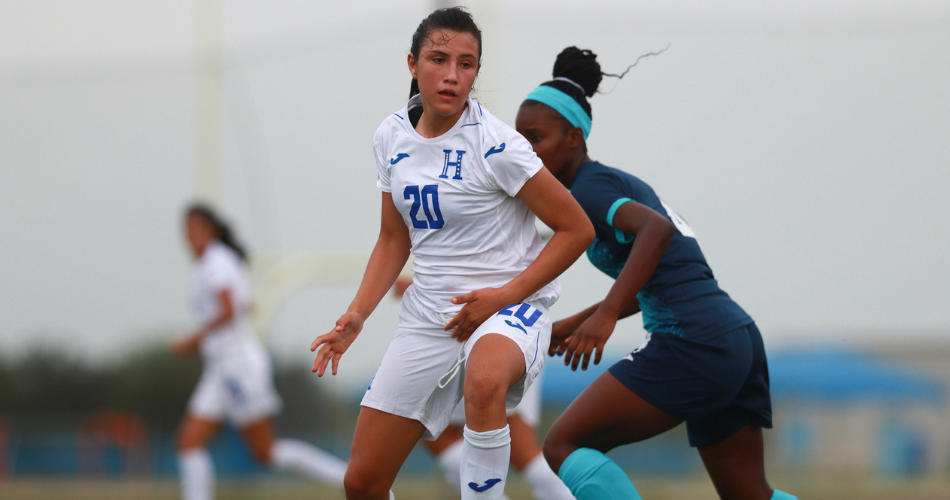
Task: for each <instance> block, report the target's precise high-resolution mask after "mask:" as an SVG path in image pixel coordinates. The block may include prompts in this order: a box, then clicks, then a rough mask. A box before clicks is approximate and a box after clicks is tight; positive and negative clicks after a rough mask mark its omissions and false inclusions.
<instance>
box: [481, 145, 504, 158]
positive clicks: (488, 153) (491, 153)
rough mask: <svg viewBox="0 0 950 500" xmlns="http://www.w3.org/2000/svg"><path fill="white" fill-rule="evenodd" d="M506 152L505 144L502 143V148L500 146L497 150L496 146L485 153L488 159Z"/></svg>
mask: <svg viewBox="0 0 950 500" xmlns="http://www.w3.org/2000/svg"><path fill="white" fill-rule="evenodd" d="M504 150H505V143H501V146H498V147H497V148H496V147H495V146H492V147H491V148H490V149H489V150H488V152H487V153H485V158H488V157H489V156H491V155H493V154H495V153H501V152H502V151H504Z"/></svg>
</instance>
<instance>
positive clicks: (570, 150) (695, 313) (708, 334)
mask: <svg viewBox="0 0 950 500" xmlns="http://www.w3.org/2000/svg"><path fill="white" fill-rule="evenodd" d="M602 76H603V73H601V70H600V65H599V64H598V63H597V61H596V55H594V54H593V53H592V52H590V51H588V50H580V49H577V48H576V47H568V48H567V49H565V50H564V51H563V52H561V54H560V55H559V56H558V58H557V61H556V62H555V64H554V79H553V80H551V81H549V82H546V83H544V84H542V85H541V86H539V87H537V88H536V89H535V90H533V91H532V92H531V93H530V94H529V95H528V97H527V99H526V100H525V101H524V102H523V103H522V105H521V108H520V110H519V112H518V117H517V122H516V128H517V130H518V132H520V133H521V134H522V135H523V136H524V137H525V138H526V139H528V142H530V143H531V145H532V146H533V147H534V150H535V152H537V154H538V156H539V157H540V158H541V160H542V161H543V162H544V164H545V166H546V167H547V168H548V169H549V170H550V171H551V173H552V174H554V176H555V177H556V178H557V179H558V180H559V181H560V182H561V183H562V184H563V185H564V186H566V187H568V188H569V189H570V190H571V194H572V195H573V196H574V198H575V199H576V200H577V201H578V202H579V203H580V205H581V207H583V208H584V211H585V212H586V213H587V216H588V217H589V218H590V220H591V222H592V223H593V225H594V229H595V232H596V234H597V237H596V239H595V241H594V243H593V244H592V245H591V246H590V247H589V248H588V250H587V256H588V257H589V259H590V261H591V262H592V263H593V264H594V266H596V267H597V268H598V269H600V270H601V271H603V272H604V273H606V274H608V275H610V276H611V277H613V278H614V279H615V280H616V282H615V283H614V285H613V287H612V288H611V290H610V292H609V293H608V294H607V296H606V297H605V298H604V300H603V301H602V302H600V303H598V304H595V305H593V306H591V307H589V308H587V309H585V310H583V311H581V312H579V313H577V314H575V315H573V316H571V317H568V318H566V319H564V320H561V321H558V322H556V323H555V325H554V327H553V332H552V347H551V352H552V353H557V354H564V355H565V363H566V364H571V365H572V368H574V369H576V368H577V366H578V364H579V363H580V364H581V367H582V369H586V367H587V365H588V362H589V360H590V357H591V354H593V355H594V363H598V362H599V361H600V357H601V353H602V351H603V347H604V343H605V342H606V341H607V339H608V338H609V337H610V335H611V333H613V330H614V327H615V325H616V322H617V320H618V319H620V318H624V317H627V316H630V315H632V314H635V313H637V312H641V311H642V313H643V325H644V328H645V329H646V330H647V340H646V342H644V343H643V345H641V346H640V347H639V348H637V349H636V350H634V351H633V352H632V353H630V354H629V355H628V356H627V357H626V358H624V359H623V360H621V361H619V362H618V363H616V364H615V365H614V366H612V367H611V368H610V369H609V371H608V372H607V373H604V374H603V375H601V376H600V377H599V378H598V379H597V380H596V381H594V383H592V384H591V385H590V387H588V388H587V389H586V390H584V392H583V393H581V395H580V396H578V398H577V399H576V400H575V401H574V402H573V403H572V404H571V405H570V407H569V408H568V409H567V410H566V411H565V412H564V413H563V414H562V415H561V416H560V417H559V418H558V419H557V421H556V422H555V423H554V425H553V426H552V427H551V430H550V432H549V433H548V435H547V438H546V439H545V443H544V454H545V457H546V458H547V459H548V463H549V464H550V465H551V468H552V469H553V470H555V471H557V472H558V475H559V476H560V477H561V479H563V480H564V483H565V484H567V485H568V487H569V488H570V489H571V492H572V493H573V494H574V496H575V497H577V498H578V499H579V500H592V499H598V500H604V499H625V500H626V499H639V498H640V496H639V495H638V494H637V491H636V488H634V486H633V484H632V483H631V482H630V480H629V478H628V477H627V475H626V474H625V473H624V472H623V471H622V470H621V469H620V468H619V467H618V466H617V465H616V464H615V463H614V462H612V461H611V460H610V459H609V458H607V457H606V456H605V455H604V454H603V453H604V452H607V451H608V450H610V449H612V448H615V447H617V446H620V445H624V444H628V443H634V442H637V441H641V440H644V439H647V438H650V437H652V436H655V435H657V434H660V433H662V432H665V431H667V430H669V429H672V428H673V427H676V426H677V425H679V424H680V423H682V422H684V421H685V422H686V426H687V432H688V435H689V442H690V445H691V446H695V447H697V448H698V449H699V454H700V456H701V457H702V459H703V463H704V464H705V466H706V470H707V471H708V472H709V475H710V477H711V478H712V480H713V483H714V484H715V486H716V490H717V491H718V492H719V495H720V497H722V498H724V499H747V500H769V499H770V498H771V499H772V500H788V499H791V498H794V497H792V496H791V495H788V494H786V493H783V492H781V491H778V490H773V489H772V488H771V487H770V486H769V484H768V482H767V480H766V477H765V467H764V464H763V451H762V428H763V427H771V426H772V410H771V400H770V398H769V381H768V367H767V364H766V359H765V351H764V348H763V345H762V337H761V336H760V334H759V331H758V329H756V327H755V323H754V322H753V321H752V318H750V317H749V315H748V314H746V313H745V311H743V310H742V308H741V307H739V306H738V305H737V304H736V303H735V302H734V301H733V300H732V299H731V298H730V297H729V296H728V295H727V294H726V293H725V292H724V291H722V290H721V289H720V288H719V285H718V284H717V282H716V280H715V279H714V278H713V274H712V271H711V270H710V268H709V266H708V265H707V264H706V260H705V258H704V257H703V254H702V251H701V250H700V248H699V245H698V244H697V242H696V237H695V234H694V233H693V231H692V229H691V228H690V227H689V225H688V224H687V223H686V221H685V220H683V219H682V218H681V217H680V216H678V215H677V214H676V212H674V211H673V209H672V208H671V207H670V206H669V205H668V204H666V203H665V202H664V201H662V200H661V199H660V198H659V197H658V196H657V195H656V193H654V191H653V189H652V188H650V186H649V185H647V184H646V183H645V182H643V181H641V180H640V179H638V178H636V177H634V176H633V175H630V174H628V173H626V172H624V171H622V170H618V169H614V168H611V167H607V166H605V165H602V164H600V163H598V162H596V161H592V160H591V159H590V157H589V156H588V153H587V144H586V140H587V136H588V134H589V133H590V128H591V116H592V115H591V109H590V105H589V104H588V102H587V99H586V98H587V97H591V96H593V95H594V93H595V92H596V91H597V87H598V86H599V85H600V81H601V79H602Z"/></svg>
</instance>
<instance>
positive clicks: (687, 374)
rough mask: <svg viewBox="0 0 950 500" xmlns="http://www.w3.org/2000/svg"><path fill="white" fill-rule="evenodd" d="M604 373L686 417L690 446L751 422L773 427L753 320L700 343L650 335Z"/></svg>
mask: <svg viewBox="0 0 950 500" xmlns="http://www.w3.org/2000/svg"><path fill="white" fill-rule="evenodd" d="M609 371H610V373H611V375H613V376H614V377H616V378H617V380H619V381H620V382H622V383H623V384H624V385H625V386H627V388H629V389H630V390H631V391H633V392H634V393H636V394H637V395H638V396H640V397H642V398H643V399H644V400H646V402H648V403H650V404H652V405H653V406H655V407H657V408H659V409H660V410H663V411H665V412H667V413H669V414H670V415H673V416H675V417H678V418H681V419H683V420H685V421H686V431H687V435H688V436H689V445H690V446H695V447H703V446H710V445H713V444H716V443H718V442H720V441H722V440H724V439H726V438H728V437H729V436H732V435H733V434H735V433H736V432H738V431H739V429H741V428H743V427H745V426H746V425H750V424H751V425H753V426H756V427H764V428H771V427H772V399H771V397H770V396H769V368H768V363H767V362H766V359H765V347H764V345H763V344H762V335H761V334H760V333H759V329H758V328H756V326H755V323H750V324H748V325H745V326H742V327H739V328H737V329H735V330H731V331H729V332H726V333H723V334H720V335H717V336H715V337H712V338H707V339H703V340H701V341H697V340H693V339H689V338H685V337H678V336H675V335H668V334H653V335H650V338H649V339H648V341H647V342H646V344H644V345H643V346H641V347H640V348H639V349H637V350H636V351H634V352H632V353H630V354H629V355H628V356H627V357H625V358H624V359H622V360H620V361H618V362H617V363H616V364H614V365H613V366H611V367H610V369H609Z"/></svg>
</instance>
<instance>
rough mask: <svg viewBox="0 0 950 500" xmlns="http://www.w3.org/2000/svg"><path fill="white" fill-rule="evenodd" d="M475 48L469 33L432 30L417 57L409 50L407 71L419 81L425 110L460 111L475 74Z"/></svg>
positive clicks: (476, 73)
mask: <svg viewBox="0 0 950 500" xmlns="http://www.w3.org/2000/svg"><path fill="white" fill-rule="evenodd" d="M478 50H479V47H478V41H477V40H475V37H474V36H472V35H471V34H469V33H458V32H456V31H449V30H434V31H433V32H432V33H431V34H430V35H429V39H428V40H426V41H425V43H423V45H422V48H421V49H420V50H419V57H418V59H417V58H415V57H414V56H413V55H412V54H409V72H410V73H412V77H413V78H415V79H416V80H418V81H419V93H421V94H422V100H423V104H424V105H425V108H424V109H425V112H430V111H431V112H434V113H436V114H438V115H441V116H446V117H448V116H453V115H455V114H458V113H461V112H462V110H463V109H464V108H465V100H466V99H468V94H469V93H470V92H471V91H472V84H473V83H475V77H476V76H477V75H478V66H479V65H478Z"/></svg>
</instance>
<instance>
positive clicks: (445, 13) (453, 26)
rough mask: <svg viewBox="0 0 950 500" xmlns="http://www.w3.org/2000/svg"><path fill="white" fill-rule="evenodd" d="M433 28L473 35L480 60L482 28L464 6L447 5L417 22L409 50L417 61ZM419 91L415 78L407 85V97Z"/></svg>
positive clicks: (480, 59)
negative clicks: (445, 7)
mask: <svg viewBox="0 0 950 500" xmlns="http://www.w3.org/2000/svg"><path fill="white" fill-rule="evenodd" d="M435 30H449V31H455V32H457V33H468V34H470V35H472V36H473V37H475V41H476V42H478V62H479V63H481V62H482V30H480V29H478V25H477V24H475V18H473V17H472V14H471V13H470V12H469V11H467V10H465V8H464V7H449V8H447V9H438V10H436V11H435V12H433V13H431V14H429V15H428V16H427V17H426V18H425V19H423V20H422V22H421V23H419V27H418V28H416V32H415V33H413V34H412V45H411V46H410V48H409V52H410V53H411V54H412V57H414V58H415V59H416V60H417V61H418V60H419V51H420V50H421V49H422V46H423V45H424V43H425V40H426V39H428V38H429V35H431V34H432V32H433V31H435ZM418 93H419V82H417V81H416V79H415V78H413V79H412V83H411V84H410V85H409V97H412V96H414V95H416V94H418Z"/></svg>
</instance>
